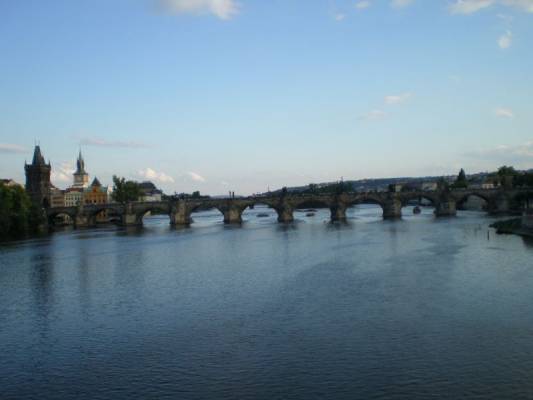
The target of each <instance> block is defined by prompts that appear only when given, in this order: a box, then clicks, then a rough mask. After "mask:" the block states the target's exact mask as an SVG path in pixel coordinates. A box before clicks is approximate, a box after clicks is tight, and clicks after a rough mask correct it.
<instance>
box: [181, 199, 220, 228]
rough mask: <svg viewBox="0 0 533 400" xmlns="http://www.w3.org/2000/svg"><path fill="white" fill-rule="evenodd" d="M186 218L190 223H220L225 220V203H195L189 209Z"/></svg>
mask: <svg viewBox="0 0 533 400" xmlns="http://www.w3.org/2000/svg"><path fill="white" fill-rule="evenodd" d="M193 214H195V215H193ZM186 218H187V220H188V221H189V223H190V224H200V225H206V224H211V223H216V224H219V223H221V222H224V208H223V205H222V204H219V203H198V204H194V205H193V206H191V207H190V208H188V209H187V216H186Z"/></svg>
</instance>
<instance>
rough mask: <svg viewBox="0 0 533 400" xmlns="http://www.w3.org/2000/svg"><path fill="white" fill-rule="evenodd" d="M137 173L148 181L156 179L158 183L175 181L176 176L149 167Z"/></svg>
mask: <svg viewBox="0 0 533 400" xmlns="http://www.w3.org/2000/svg"><path fill="white" fill-rule="evenodd" d="M137 175H139V176H140V177H141V178H142V179H145V180H148V181H155V182H158V183H174V178H173V177H171V176H170V175H168V174H166V173H164V172H160V171H156V170H154V169H152V168H149V167H148V168H145V169H142V170H140V171H138V172H137Z"/></svg>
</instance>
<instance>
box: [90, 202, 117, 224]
mask: <svg viewBox="0 0 533 400" xmlns="http://www.w3.org/2000/svg"><path fill="white" fill-rule="evenodd" d="M104 212H105V215H106V221H105V222H108V221H109V218H110V217H111V218H116V219H117V220H118V222H119V223H123V214H124V211H123V209H122V207H121V206H120V205H117V204H110V203H103V204H93V205H90V206H88V207H87V206H86V207H85V208H84V213H85V214H86V216H87V221H88V224H89V226H95V225H96V224H97V222H98V221H97V219H98V216H99V215H101V214H102V213H104Z"/></svg>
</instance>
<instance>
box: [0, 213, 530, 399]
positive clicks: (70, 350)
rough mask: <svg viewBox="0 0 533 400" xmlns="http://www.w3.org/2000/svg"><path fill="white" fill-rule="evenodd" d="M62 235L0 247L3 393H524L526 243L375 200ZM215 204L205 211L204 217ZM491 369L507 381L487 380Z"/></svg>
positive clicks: (470, 220)
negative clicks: (343, 210)
mask: <svg viewBox="0 0 533 400" xmlns="http://www.w3.org/2000/svg"><path fill="white" fill-rule="evenodd" d="M254 212H259V211H257V210H250V218H249V219H248V220H246V222H245V223H244V224H242V225H237V226H224V225H223V224H221V223H219V222H220V216H219V215H217V214H216V213H215V214H214V215H211V214H209V213H207V214H201V213H199V214H200V215H199V218H198V219H199V220H201V221H202V223H199V224H194V225H193V226H191V227H180V228H178V229H171V228H170V227H169V224H168V219H167V218H160V217H157V216H153V217H146V218H145V229H115V228H110V229H97V230H85V231H76V232H73V233H58V234H55V235H53V236H52V237H50V238H48V239H46V240H40V241H34V242H20V243H17V244H16V245H10V246H8V247H2V248H0V321H1V325H0V350H1V353H2V357H0V390H1V392H2V396H3V397H2V398H6V399H10V398H39V399H48V398H50V399H51V398H99V399H145V398H180V399H200V398H217V399H223V400H224V399H233V398H242V399H252V398H253V399H256V398H259V399H261V398H265V399H266V398H268V399H270V398H280V397H283V398H292V399H309V398H314V397H320V398H332V399H339V398H354V397H360V398H364V399H372V398H398V399H413V398H429V397H438V398H467V399H468V398H472V399H473V398H487V399H499V398H527V396H528V394H529V393H531V392H532V391H533V383H532V382H531V379H530V376H529V371H531V370H533V342H532V341H531V335H530V333H531V332H532V331H533V312H532V311H533V310H532V307H533V292H532V291H531V286H533V268H531V267H530V264H531V262H530V261H531V256H532V254H533V243H532V242H531V241H530V240H526V239H520V238H518V237H514V236H496V235H493V234H491V235H490V236H489V237H487V231H488V224H489V223H490V222H492V221H490V220H488V219H486V218H485V217H484V216H483V215H480V214H472V213H463V212H461V213H460V215H459V216H458V218H455V219H446V220H437V219H435V218H433V217H432V215H431V214H430V211H428V212H427V213H426V212H425V211H423V212H422V214H419V215H409V216H406V218H405V219H404V220H403V221H383V220H382V219H381V216H380V215H379V213H380V211H379V209H378V208H377V207H374V206H358V207H356V208H354V209H353V210H351V211H350V213H349V216H350V219H349V220H348V222H347V223H329V222H327V218H328V216H329V211H328V210H319V211H317V213H316V214H315V215H314V216H306V215H299V216H298V221H296V222H294V223H292V224H277V223H276V222H275V216H273V217H272V218H273V221H272V223H271V222H268V223H266V222H265V221H266V220H268V218H270V217H268V218H257V217H253V215H254V214H253V213H254ZM209 215H211V216H209ZM494 382H506V385H495V384H494Z"/></svg>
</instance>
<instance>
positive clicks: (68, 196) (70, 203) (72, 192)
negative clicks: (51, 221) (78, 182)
mask: <svg viewBox="0 0 533 400" xmlns="http://www.w3.org/2000/svg"><path fill="white" fill-rule="evenodd" d="M81 204H83V192H82V191H81V190H77V189H73V188H68V189H67V190H66V191H65V206H66V207H77V206H79V205H81Z"/></svg>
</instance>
